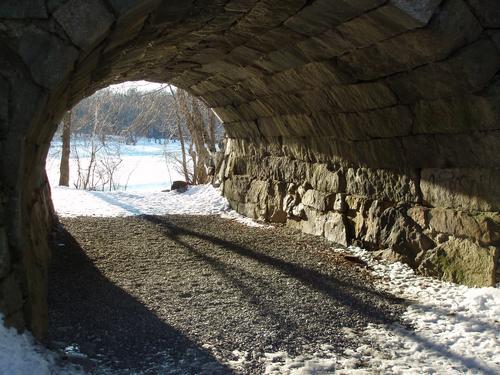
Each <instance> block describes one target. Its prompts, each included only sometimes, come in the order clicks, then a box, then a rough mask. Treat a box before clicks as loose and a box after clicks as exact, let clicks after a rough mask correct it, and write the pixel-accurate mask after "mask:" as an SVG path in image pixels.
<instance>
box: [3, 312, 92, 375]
mask: <svg viewBox="0 0 500 375" xmlns="http://www.w3.org/2000/svg"><path fill="white" fill-rule="evenodd" d="M3 319H4V318H3V316H2V315H1V314H0V374H13V375H14V374H15V375H33V374H37V375H51V374H58V375H59V374H60V375H70V374H71V375H79V374H82V375H83V374H84V372H83V370H82V369H80V368H79V367H76V366H74V365H60V364H58V362H57V356H56V354H55V353H52V352H50V351H48V350H47V349H45V348H44V347H42V346H40V345H39V344H37V343H36V342H35V340H34V338H33V336H32V335H31V334H29V333H27V332H25V333H22V334H19V333H18V332H17V331H16V330H15V329H14V328H7V327H5V326H4V322H3Z"/></svg>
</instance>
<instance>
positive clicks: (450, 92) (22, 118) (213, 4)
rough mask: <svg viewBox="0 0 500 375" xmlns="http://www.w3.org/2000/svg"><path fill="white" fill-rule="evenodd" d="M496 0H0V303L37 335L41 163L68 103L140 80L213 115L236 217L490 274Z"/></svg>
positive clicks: (437, 268) (466, 273)
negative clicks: (177, 93) (221, 131)
mask: <svg viewBox="0 0 500 375" xmlns="http://www.w3.org/2000/svg"><path fill="white" fill-rule="evenodd" d="M499 29H500V6H499V5H498V4H497V3H496V2H495V1H493V0H488V1H479V0H443V1H440V0H423V1H419V2H412V1H402V0H390V1H385V0H355V1H346V0H343V1H340V0H339V1H330V0H313V1H311V0H216V1H207V0H197V1H196V0H190V1H184V2H182V3H179V2H178V1H170V0H137V1H134V0H130V1H118V0H86V1H78V0H67V1H65V0H62V1H45V0H33V1H19V2H10V3H8V5H5V6H4V5H2V6H1V7H0V153H1V155H2V158H1V161H0V310H2V311H3V312H4V314H5V315H6V321H7V322H8V323H9V324H12V325H15V326H18V327H28V328H29V329H31V330H32V331H33V332H34V333H35V334H36V335H37V336H38V337H42V336H43V335H44V332H45V330H46V322H47V316H46V314H47V313H46V295H47V290H46V281H47V272H48V271H47V270H48V268H47V267H48V262H49V258H50V251H49V247H48V245H47V238H48V235H49V234H50V232H51V229H52V225H53V219H54V212H53V208H52V204H51V201H50V188H49V186H48V184H47V181H46V177H45V174H44V161H45V157H46V154H47V152H48V147H49V143H50V140H51V138H52V136H53V134H54V132H55V130H56V126H57V124H58V123H59V120H60V119H61V117H62V114H63V113H64V111H65V110H66V109H68V108H70V107H72V106H73V105H74V104H76V103H77V102H78V101H79V100H81V99H82V98H83V97H85V96H88V95H90V94H92V93H93V92H95V91H96V90H97V89H99V88H102V87H105V86H108V85H110V84H113V83H119V82H124V81H130V80H139V79H146V80H149V81H156V82H169V83H171V84H174V85H176V86H178V87H181V88H184V89H186V90H188V91H189V92H190V93H192V94H194V95H197V96H199V97H201V98H202V99H203V100H204V101H205V102H206V103H207V104H208V105H209V106H210V107H212V108H214V110H215V111H216V113H217V114H218V116H219V117H220V118H221V119H222V120H223V121H224V125H225V129H226V132H227V135H228V138H229V139H228V142H227V143H228V145H227V149H226V154H225V158H224V164H223V166H222V168H221V170H220V174H221V177H222V178H223V180H224V184H223V194H224V195H225V196H226V197H227V198H228V200H229V201H230V203H231V205H232V207H233V208H235V209H236V210H237V211H238V212H240V213H243V214H245V215H247V216H250V217H254V218H259V219H264V220H267V221H271V222H281V223H286V224H287V225H289V226H291V227H294V228H297V229H300V230H302V231H304V232H307V233H311V234H317V235H321V236H324V237H326V238H327V239H329V240H332V241H334V242H337V243H340V244H343V245H349V244H352V243H354V244H358V245H361V246H364V247H366V248H369V249H371V250H374V251H380V252H381V256H383V257H385V258H387V259H392V260H402V261H404V262H406V263H408V264H411V265H412V266H413V267H415V268H416V269H418V270H419V272H421V273H423V274H426V275H432V276H437V277H441V278H444V279H446V280H450V281H456V282H460V283H464V284H468V285H493V284H495V282H496V280H497V279H498V274H497V273H498V265H497V261H498V253H499V246H500V230H499V228H500V215H499V213H498V211H499V210H500V190H499V186H500V173H499V171H500V169H499V168H500V162H499V159H498V152H499V151H500V122H499V115H500V106H499V101H500V94H499V82H500V81H499V75H498V71H499V69H500V31H499Z"/></svg>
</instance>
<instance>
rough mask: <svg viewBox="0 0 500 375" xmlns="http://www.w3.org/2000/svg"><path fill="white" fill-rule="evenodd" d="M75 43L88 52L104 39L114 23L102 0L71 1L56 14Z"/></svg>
mask: <svg viewBox="0 0 500 375" xmlns="http://www.w3.org/2000/svg"><path fill="white" fill-rule="evenodd" d="M54 18H55V19H56V20H57V22H59V24H60V25H61V26H62V27H63V29H64V30H65V31H66V33H67V34H68V35H69V37H70V38H71V40H72V41H73V43H75V44H76V45H77V46H78V47H80V48H81V49H83V50H88V49H90V48H91V47H93V46H95V45H96V44H98V43H99V42H100V41H101V40H103V39H104V37H105V36H106V34H107V33H108V31H109V29H110V28H111V25H112V24H113V22H114V17H113V15H112V14H111V13H110V12H108V10H107V8H106V6H105V5H104V4H103V3H102V2H101V1H100V0H85V1H80V0H70V1H68V2H66V3H65V4H64V5H63V6H61V7H60V8H59V9H57V11H56V12H55V13H54Z"/></svg>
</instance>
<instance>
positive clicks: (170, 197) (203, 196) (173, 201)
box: [52, 185, 271, 228]
mask: <svg viewBox="0 0 500 375" xmlns="http://www.w3.org/2000/svg"><path fill="white" fill-rule="evenodd" d="M52 200H53V202H54V208H55V210H56V212H57V214H58V215H60V216H63V217H75V216H96V217H112V216H135V215H220V216H221V217H223V218H226V219H231V220H236V221H238V222H240V223H242V224H245V225H249V226H255V227H268V228H271V226H268V225H264V224H260V223H257V222H255V221H253V220H252V219H249V218H247V217H245V216H242V215H240V214H238V213H237V212H236V211H234V210H232V209H231V208H230V207H229V203H228V202H227V200H226V198H224V197H223V196H222V195H221V194H220V191H219V190H218V189H216V188H214V187H213V186H211V185H197V186H191V187H189V188H188V190H187V191H186V192H184V193H179V192H177V191H165V192H161V191H118V190H117V191H111V192H102V191H86V190H77V189H72V188H67V187H61V186H55V187H53V188H52Z"/></svg>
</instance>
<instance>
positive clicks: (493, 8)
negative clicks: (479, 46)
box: [468, 0, 500, 28]
mask: <svg viewBox="0 0 500 375" xmlns="http://www.w3.org/2000/svg"><path fill="white" fill-rule="evenodd" d="M468 1H469V4H470V6H471V7H472V9H474V14H475V15H476V16H477V17H479V21H481V24H482V25H483V26H484V27H491V28H499V27H500V4H499V3H498V1H496V0H468Z"/></svg>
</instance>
